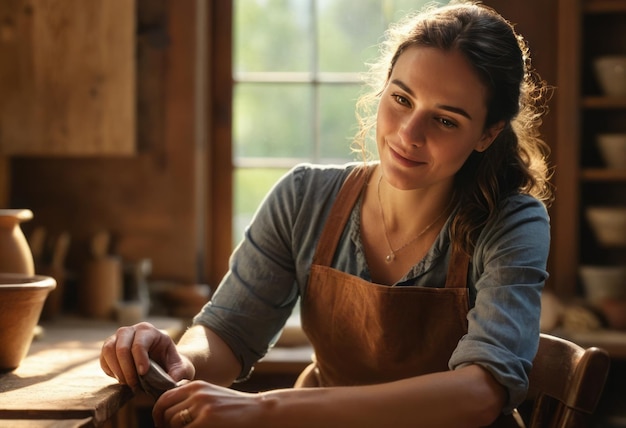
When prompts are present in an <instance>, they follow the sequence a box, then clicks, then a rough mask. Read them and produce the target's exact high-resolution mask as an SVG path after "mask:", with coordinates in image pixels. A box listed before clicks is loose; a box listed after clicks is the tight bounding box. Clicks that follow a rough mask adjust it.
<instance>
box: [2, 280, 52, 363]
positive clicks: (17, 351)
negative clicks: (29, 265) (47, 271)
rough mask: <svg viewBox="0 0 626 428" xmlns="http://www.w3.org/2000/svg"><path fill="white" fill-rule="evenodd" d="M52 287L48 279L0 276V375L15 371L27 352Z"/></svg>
mask: <svg viewBox="0 0 626 428" xmlns="http://www.w3.org/2000/svg"><path fill="white" fill-rule="evenodd" d="M55 287H56V281H55V280H54V278H52V277H49V276H43V275H28V274H17V273H0V372H6V371H10V370H13V369H15V368H17V367H18V366H19V365H20V363H21V362H22V360H23V359H24V357H25V356H26V354H27V353H28V350H29V349H30V344H31V342H32V340H33V334H34V331H35V327H36V326H37V322H38V321H39V316H40V315H41V310H42V309H43V305H44V302H45V301H46V298H47V297H48V294H49V293H50V291H52V290H53V289H54V288H55Z"/></svg>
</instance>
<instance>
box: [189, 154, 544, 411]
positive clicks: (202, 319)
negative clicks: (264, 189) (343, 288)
mask: <svg viewBox="0 0 626 428" xmlns="http://www.w3.org/2000/svg"><path fill="white" fill-rule="evenodd" d="M356 165H357V164H356V163H350V164H346V165H313V164H302V165H298V166H296V167H295V168H293V169H292V170H291V171H289V172H288V173H287V174H286V175H285V176H284V177H283V178H282V179H281V180H279V181H278V183H276V185H275V186H274V187H273V189H272V190H271V191H270V192H269V193H268V195H267V196H266V197H265V199H264V201H263V202H262V203H261V205H260V207H259V209H258V210H257V212H256V214H255V216H254V218H253V219H252V221H251V223H250V225H249V226H248V227H247V228H246V230H245V233H244V239H243V240H242V242H241V243H240V244H239V245H238V246H237V248H236V249H235V251H234V252H233V254H232V255H231V258H230V263H229V265H230V269H229V271H228V273H227V274H226V275H225V276H224V278H223V280H222V281H221V283H220V285H219V286H218V288H217V290H216V292H215V293H214V295H213V297H212V299H211V301H210V302H208V303H207V304H206V305H205V307H204V308H203V309H202V310H201V312H200V313H199V314H198V315H196V317H195V318H194V324H200V325H204V326H206V327H208V328H210V329H211V330H213V331H214V332H215V333H216V334H218V335H219V336H220V337H221V338H222V339H223V340H224V341H225V342H226V343H227V344H228V345H229V346H230V348H231V349H232V351H233V352H234V354H235V355H236V356H237V357H238V359H239V361H240V362H241V365H242V367H243V370H242V376H241V378H245V377H246V376H247V375H248V374H249V372H250V371H251V370H252V367H253V366H254V364H255V363H256V362H257V361H258V360H259V359H260V358H261V357H263V356H264V355H265V354H266V352H267V351H268V349H269V348H270V347H271V346H272V344H273V343H274V342H275V340H276V338H277V337H278V335H279V334H280V332H281V330H282V328H283V326H284V324H285V322H286V320H287V318H288V317H289V316H290V315H291V313H292V310H293V308H294V305H295V304H296V302H297V301H298V297H299V296H303V295H305V293H306V286H307V280H308V276H309V270H310V266H311V262H312V259H313V254H314V252H315V248H316V245H317V242H318V240H319V237H320V235H321V232H322V229H323V227H324V224H325V221H326V218H327V216H328V213H329V210H330V208H331V207H332V205H333V203H334V201H335V198H336V196H337V193H338V191H339V189H340V188H341V185H342V184H343V182H344V180H345V178H346V177H347V175H348V173H349V172H350V170H351V169H352V168H353V167H354V166H356ZM453 216H454V212H453V213H452V214H451V215H450V218H448V220H447V222H446V224H445V225H444V227H443V228H442V230H441V232H440V233H439V235H438V237H437V238H436V240H435V242H434V243H433V245H432V247H431V248H430V250H429V251H428V253H427V254H426V256H425V257H424V258H423V259H422V260H420V261H418V262H417V264H416V265H414V266H413V267H412V268H411V269H410V271H409V272H407V273H406V275H405V276H404V277H403V278H402V279H401V280H400V281H399V282H398V283H397V284H396V285H398V286H428V287H433V286H435V287H443V286H444V284H445V277H446V272H447V269H448V261H449V257H450V239H449V226H450V222H451V218H453ZM549 245H550V225H549V217H548V213H547V211H546V208H545V206H544V205H543V204H542V203H541V202H540V201H538V200H537V199H535V198H533V197H531V196H529V195H525V194H514V195H511V196H509V197H507V198H505V199H504V200H503V201H502V202H501V203H500V205H499V206H498V208H497V213H496V215H494V216H493V218H492V219H491V220H490V221H489V223H488V224H487V225H486V226H485V227H484V229H483V230H482V232H481V233H480V235H479V237H478V240H477V242H476V247H475V251H474V254H473V257H472V260H471V263H470V267H469V273H468V287H469V293H470V308H471V309H470V311H469V314H468V332H467V334H466V335H465V336H464V337H463V338H462V339H461V340H460V341H459V344H458V346H457V348H456V350H455V351H454V352H453V354H452V356H451V358H450V360H449V363H448V365H449V367H450V369H455V368H459V367H463V366H465V365H469V364H480V365H481V366H483V367H485V368H486V369H487V370H488V371H489V372H490V373H492V375H493V376H494V377H495V378H496V379H497V380H498V381H499V382H500V383H501V384H502V385H503V386H504V387H505V388H506V389H507V391H508V394H509V402H508V404H507V407H506V409H505V411H510V410H512V409H513V408H514V407H515V406H517V405H518V404H519V403H520V402H521V401H523V399H524V397H525V395H526V391H527V388H528V372H529V371H530V368H531V365H532V359H533V358H534V355H535V353H536V351H537V347H538V341H539V317H540V312H541V303H540V298H541V291H542V288H543V285H544V283H545V280H546V278H547V277H548V273H547V272H546V260H547V257H548V252H549ZM332 265H333V267H334V268H336V269H338V270H341V271H344V272H347V273H350V274H352V275H355V276H359V277H361V278H363V279H365V280H369V281H371V276H370V273H369V270H368V266H367V262H366V259H365V254H364V250H363V245H362V242H361V237H360V202H359V203H357V205H356V206H355V208H354V209H353V212H352V214H351V216H350V220H349V222H348V224H347V225H346V228H345V230H344V231H343V232H342V236H341V239H340V241H339V244H338V247H337V251H336V253H335V257H334V260H333V264H332Z"/></svg>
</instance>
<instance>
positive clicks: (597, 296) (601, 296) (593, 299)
mask: <svg viewBox="0 0 626 428" xmlns="http://www.w3.org/2000/svg"><path fill="white" fill-rule="evenodd" d="M578 274H579V275H580V280H581V283H582V286H583V290H584V292H585V298H586V299H587V301H588V302H589V303H590V304H592V305H594V306H599V305H601V304H602V302H603V301H604V300H606V299H622V298H626V266H597V265H582V266H580V267H579V269H578Z"/></svg>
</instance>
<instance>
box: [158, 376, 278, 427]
mask: <svg viewBox="0 0 626 428" xmlns="http://www.w3.org/2000/svg"><path fill="white" fill-rule="evenodd" d="M265 401H267V400H263V396H262V395H261V394H249V393H243V392H239V391H234V390H232V389H228V388H224V387H221V386H217V385H213V384H211V383H207V382H204V381H193V382H186V383H182V384H181V385H180V386H179V387H178V388H175V389H171V390H169V391H166V392H165V393H164V394H163V395H162V396H161V397H160V398H159V399H158V400H157V402H156V404H155V405H154V408H153V410H152V417H153V419H154V423H155V425H156V426H158V427H182V426H186V427H191V428H193V427H208V426H210V427H211V428H219V427H229V428H236V427H251V426H262V424H259V422H261V421H260V416H261V411H262V408H263V407H264V406H263V404H262V403H263V402H265Z"/></svg>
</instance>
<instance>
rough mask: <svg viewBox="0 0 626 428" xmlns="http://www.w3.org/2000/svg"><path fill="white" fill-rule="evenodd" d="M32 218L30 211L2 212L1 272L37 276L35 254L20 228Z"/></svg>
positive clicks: (0, 215) (0, 229)
mask: <svg viewBox="0 0 626 428" xmlns="http://www.w3.org/2000/svg"><path fill="white" fill-rule="evenodd" d="M32 218H33V213H32V211H30V210H19V209H13V210H11V209H4V210H0V272H6V273H24V274H26V275H34V274H35V263H34V262H33V254H32V252H31V250H30V247H29V246H28V241H26V237H25V236H24V233H23V232H22V229H21V227H20V223H21V222H23V221H27V220H30V219H32Z"/></svg>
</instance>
